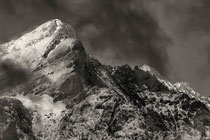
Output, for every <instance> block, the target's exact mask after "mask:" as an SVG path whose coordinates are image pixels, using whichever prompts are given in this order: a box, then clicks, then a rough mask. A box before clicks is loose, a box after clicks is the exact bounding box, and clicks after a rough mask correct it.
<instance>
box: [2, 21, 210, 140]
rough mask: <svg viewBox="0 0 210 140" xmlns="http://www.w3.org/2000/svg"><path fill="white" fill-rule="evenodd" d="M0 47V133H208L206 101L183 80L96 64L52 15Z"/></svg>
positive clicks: (72, 138)
mask: <svg viewBox="0 0 210 140" xmlns="http://www.w3.org/2000/svg"><path fill="white" fill-rule="evenodd" d="M0 46H1V48H2V51H1V52H0V60H1V61H0V85H2V86H1V87H0V96H1V98H0V109H1V110H3V111H2V112H3V113H0V126H3V127H1V129H0V139H3V140H4V139H7V140H9V138H10V135H8V134H11V133H12V136H15V138H16V139H25V140H27V139H29V140H30V139H32V140H33V139H38V140H53V139H55V140H82V139H119V140H121V139H126V140H129V139H131V140H132V139H140V140H144V139H161V140H162V139H166V140H168V139H171V140H172V139H183V140H185V139H195V140H197V139H209V137H210V133H209V131H210V117H209V116H210V111H209V108H208V103H207V101H206V100H203V99H205V98H202V97H201V96H200V95H199V94H198V93H196V92H195V91H194V90H193V89H192V88H190V87H189V86H188V85H187V84H185V83H176V84H172V83H170V82H169V81H168V80H167V79H165V78H164V77H163V76H161V75H160V74H159V73H158V72H157V71H156V70H154V69H152V68H151V67H149V66H146V65H144V66H142V67H141V68H139V67H138V66H136V67H135V68H134V69H132V68H131V67H130V66H129V65H123V66H115V67H112V66H106V65H103V64H101V63H100V62H99V61H98V60H96V59H94V58H93V57H91V56H89V55H87V54H86V52H85V49H84V47H83V45H82V43H81V42H80V41H79V40H78V39H77V37H76V33H75V31H74V30H73V28H72V27H71V26H70V25H68V24H65V23H63V22H62V21H60V20H58V19H56V20H51V21H48V22H46V23H44V24H43V25H41V26H39V27H38V28H36V29H34V30H33V31H31V32H29V33H27V34H25V35H23V36H21V37H20V38H18V39H16V40H13V41H11V42H9V43H5V44H2V45H0ZM11 82H12V83H11ZM3 96H4V97H3ZM8 120H10V121H8ZM8 122H9V123H8Z"/></svg>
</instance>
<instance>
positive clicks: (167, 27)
mask: <svg viewBox="0 0 210 140" xmlns="http://www.w3.org/2000/svg"><path fill="white" fill-rule="evenodd" d="M147 4H148V5H149V6H148V7H149V8H150V11H151V12H152V14H153V16H154V18H156V19H157V20H158V23H159V25H160V27H161V29H163V31H164V32H165V33H166V34H167V35H168V36H169V37H170V38H171V40H172V42H173V43H172V44H170V46H169V48H168V56H169V61H170V63H171V65H173V72H174V73H173V75H175V77H176V78H175V80H180V79H181V80H183V81H189V83H190V85H191V86H192V87H193V88H195V89H196V90H197V91H199V92H201V93H202V94H205V95H208V96H209V95H210V94H209V92H208V91H209V90H210V88H209V82H210V75H209V70H210V69H209V68H210V63H209V61H210V49H209V46H210V39H209V38H210V1H209V0H153V1H152V2H151V1H150V2H147Z"/></svg>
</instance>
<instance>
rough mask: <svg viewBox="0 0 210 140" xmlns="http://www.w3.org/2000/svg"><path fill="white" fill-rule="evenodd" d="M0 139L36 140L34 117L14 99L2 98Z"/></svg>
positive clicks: (0, 99)
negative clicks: (33, 130)
mask: <svg viewBox="0 0 210 140" xmlns="http://www.w3.org/2000/svg"><path fill="white" fill-rule="evenodd" d="M0 110H1V112H0V139H1V140H19V139H22V140H24V139H27V140H34V139H35V137H34V135H33V132H32V123H31V121H32V117H31V114H30V113H29V111H28V110H27V109H26V108H25V107H24V106H23V105H22V103H21V102H20V101H19V100H17V99H13V98H7V97H4V98H0Z"/></svg>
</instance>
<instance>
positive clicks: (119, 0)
mask: <svg viewBox="0 0 210 140" xmlns="http://www.w3.org/2000/svg"><path fill="white" fill-rule="evenodd" d="M0 5H1V6H0V8H1V12H0V13H1V14H0V25H1V27H3V28H1V29H0V31H1V32H2V33H3V34H1V35H0V39H1V40H2V41H6V40H9V39H10V37H11V36H16V35H18V34H19V33H20V32H23V31H25V30H27V29H28V28H31V27H33V26H34V25H38V24H41V23H43V22H45V21H47V20H49V19H52V18H59V19H61V20H63V21H65V22H67V23H70V24H71V25H72V26H73V27H74V28H75V29H76V31H77V33H78V36H79V38H80V39H81V40H82V41H83V44H84V45H85V47H86V49H87V50H88V52H89V53H91V54H93V55H94V56H96V57H98V58H99V59H100V60H101V61H103V62H104V63H109V64H114V65H121V64H124V63H129V64H131V65H135V64H138V65H141V64H143V63H147V64H149V65H151V66H152V67H154V68H156V69H157V70H159V71H160V72H161V73H162V74H165V75H166V73H167V65H168V56H167V47H166V46H167V45H168V44H167V43H168V42H169V41H168V38H167V37H166V36H165V35H164V33H163V32H162V31H161V30H160V29H159V25H158V23H157V22H156V20H154V18H152V16H151V15H150V13H149V12H148V11H147V10H146V9H145V7H144V4H143V3H142V1H141V0H101V1H98V0H71V1H68V0H66V1H59V0H18V1H16V0H0Z"/></svg>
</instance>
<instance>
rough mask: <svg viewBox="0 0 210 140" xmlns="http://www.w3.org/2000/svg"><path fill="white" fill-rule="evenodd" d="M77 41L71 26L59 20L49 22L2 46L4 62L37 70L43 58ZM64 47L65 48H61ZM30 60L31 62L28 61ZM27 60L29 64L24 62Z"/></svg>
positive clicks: (1, 55)
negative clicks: (14, 62)
mask: <svg viewBox="0 0 210 140" xmlns="http://www.w3.org/2000/svg"><path fill="white" fill-rule="evenodd" d="M76 40H77V37H76V32H75V30H74V29H73V28H72V26H71V25H69V24H66V23H64V22H62V21H61V20H59V19H53V20H50V21H47V22H45V23H43V24H42V25H40V26H39V27H37V28H36V29H34V30H32V31H31V32H28V33H26V34H24V35H22V36H21V37H19V38H18V39H16V40H12V41H10V42H8V43H5V44H2V45H0V46H1V48H2V50H1V52H0V57H1V59H2V60H6V59H11V60H15V61H18V62H20V63H22V64H24V65H25V66H26V67H28V65H33V66H32V67H33V68H35V67H36V66H37V63H39V62H40V61H41V60H42V59H43V58H47V56H48V55H49V54H50V53H52V52H53V50H55V48H57V47H59V49H57V50H59V51H63V50H66V49H67V48H68V47H72V46H73V45H74V43H75V41H76ZM61 46H63V47H61ZM28 58H30V60H27V59H28ZM25 60H27V62H24V61H25ZM26 63H27V64H26Z"/></svg>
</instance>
